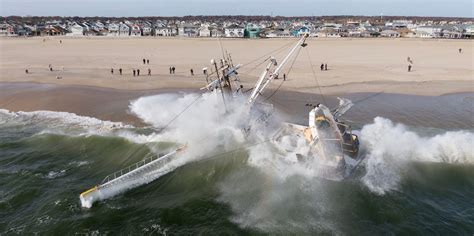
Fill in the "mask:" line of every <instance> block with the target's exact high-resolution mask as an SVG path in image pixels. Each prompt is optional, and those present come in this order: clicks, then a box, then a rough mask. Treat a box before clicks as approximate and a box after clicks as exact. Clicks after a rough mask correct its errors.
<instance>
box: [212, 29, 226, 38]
mask: <svg viewBox="0 0 474 236" xmlns="http://www.w3.org/2000/svg"><path fill="white" fill-rule="evenodd" d="M224 36H225V34H224V31H223V30H222V29H219V28H213V29H211V37H213V38H222V37H224Z"/></svg>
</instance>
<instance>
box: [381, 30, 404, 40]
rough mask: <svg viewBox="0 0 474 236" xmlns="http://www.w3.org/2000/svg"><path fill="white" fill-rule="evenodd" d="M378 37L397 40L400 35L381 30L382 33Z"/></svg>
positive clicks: (396, 32) (395, 32) (391, 31)
mask: <svg viewBox="0 0 474 236" xmlns="http://www.w3.org/2000/svg"><path fill="white" fill-rule="evenodd" d="M380 36H382V37H386V38H399V37H400V33H399V32H398V31H395V30H383V31H382V32H380Z"/></svg>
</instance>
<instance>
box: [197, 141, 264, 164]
mask: <svg viewBox="0 0 474 236" xmlns="http://www.w3.org/2000/svg"><path fill="white" fill-rule="evenodd" d="M272 140H273V139H266V140H263V141H261V142H257V143H253V144H250V145H247V146H244V147H240V148H236V149H232V150H230V151H225V152H221V153H218V154H215V155H212V156H209V157H207V158H204V159H200V160H199V161H204V160H211V159H215V158H217V157H220V156H222V155H226V154H230V153H234V152H237V151H240V150H246V149H248V148H250V147H255V146H258V145H262V144H264V143H267V142H269V141H272Z"/></svg>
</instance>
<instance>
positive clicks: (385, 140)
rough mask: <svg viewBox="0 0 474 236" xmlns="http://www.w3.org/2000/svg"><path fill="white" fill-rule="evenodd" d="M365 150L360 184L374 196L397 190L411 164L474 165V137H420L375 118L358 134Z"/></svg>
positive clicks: (456, 133)
mask: <svg viewBox="0 0 474 236" xmlns="http://www.w3.org/2000/svg"><path fill="white" fill-rule="evenodd" d="M361 143H362V145H363V148H364V149H366V150H367V158H366V159H367V161H366V164H365V165H366V171H367V173H366V174H365V176H364V177H363V178H362V182H363V183H364V184H365V185H366V186H367V187H368V188H369V189H370V190H371V191H373V192H375V193H378V194H384V193H385V192H387V191H390V190H396V189H397V188H398V186H399V183H400V181H401V179H402V174H403V171H404V169H405V167H406V166H407V165H408V164H410V163H411V162H443V163H460V164H463V163H468V164H472V163H474V133H472V132H469V131H451V132H446V133H443V134H438V135H436V136H433V137H421V136H420V135H418V134H417V133H415V132H413V131H410V130H409V129H408V128H407V127H406V126H404V125H402V124H394V123H393V122H392V121H390V120H388V119H385V118H381V117H377V118H375V119H374V123H372V124H369V125H365V126H364V127H363V128H362V131H361Z"/></svg>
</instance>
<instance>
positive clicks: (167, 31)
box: [155, 26, 177, 37]
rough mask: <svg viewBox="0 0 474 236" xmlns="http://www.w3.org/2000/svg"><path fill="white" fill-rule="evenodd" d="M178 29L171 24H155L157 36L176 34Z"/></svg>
mask: <svg viewBox="0 0 474 236" xmlns="http://www.w3.org/2000/svg"><path fill="white" fill-rule="evenodd" d="M176 32H177V31H176V29H175V28H172V27H169V26H155V36H167V37H169V36H176Z"/></svg>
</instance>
